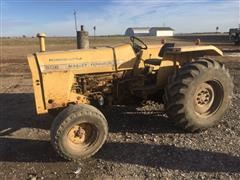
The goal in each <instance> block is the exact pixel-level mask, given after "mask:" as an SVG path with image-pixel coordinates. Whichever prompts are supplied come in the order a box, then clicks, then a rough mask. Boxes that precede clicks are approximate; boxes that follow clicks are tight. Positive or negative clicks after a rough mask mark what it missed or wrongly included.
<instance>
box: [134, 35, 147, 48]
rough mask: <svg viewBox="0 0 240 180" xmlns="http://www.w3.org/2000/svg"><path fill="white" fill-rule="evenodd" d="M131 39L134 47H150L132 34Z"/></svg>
mask: <svg viewBox="0 0 240 180" xmlns="http://www.w3.org/2000/svg"><path fill="white" fill-rule="evenodd" d="M130 41H131V42H132V44H133V48H136V49H140V50H141V49H147V48H148V47H147V45H146V44H145V43H144V42H143V41H142V40H141V39H139V38H138V37H136V36H130ZM135 41H137V42H138V43H136V42H135Z"/></svg>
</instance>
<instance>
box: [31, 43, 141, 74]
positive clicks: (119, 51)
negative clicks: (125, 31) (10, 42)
mask: <svg viewBox="0 0 240 180" xmlns="http://www.w3.org/2000/svg"><path fill="white" fill-rule="evenodd" d="M33 56H35V58H36V60H37V62H38V65H39V69H40V71H41V72H42V73H48V72H55V71H79V73H80V74H89V73H102V72H113V71H119V70H126V69H132V68H133V65H134V62H135V58H136V55H135V53H134V50H133V48H132V46H131V44H124V45H119V46H114V47H110V46H108V47H100V48H92V49H80V50H69V51H52V52H39V53H35V54H34V55H33ZM28 57H31V55H30V56H28Z"/></svg>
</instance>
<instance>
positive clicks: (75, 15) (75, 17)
mask: <svg viewBox="0 0 240 180" xmlns="http://www.w3.org/2000/svg"><path fill="white" fill-rule="evenodd" d="M73 14H74V20H75V30H76V32H77V30H78V28H77V26H78V25H77V11H76V10H74V13H73Z"/></svg>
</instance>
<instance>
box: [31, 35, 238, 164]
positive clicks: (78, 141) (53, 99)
mask: <svg viewBox="0 0 240 180" xmlns="http://www.w3.org/2000/svg"><path fill="white" fill-rule="evenodd" d="M39 38H40V47H41V48H40V52H36V53H34V54H32V55H28V62H29V66H30V69H31V73H32V80H33V88H34V96H35V104H36V110H37V113H38V114H45V113H56V112H59V113H58V114H57V115H56V117H55V119H54V121H53V124H52V127H51V142H52V145H53V147H54V149H55V150H56V151H57V152H58V153H59V155H60V156H62V157H63V158H65V159H68V160H72V161H79V160H81V159H84V158H88V157H91V156H92V155H94V154H95V153H96V152H97V151H98V150H99V149H100V148H101V147H102V145H103V144H104V142H105V140H106V138H107V135H108V124H107V120H106V118H105V116H104V115H103V113H102V112H101V111H100V110H99V109H97V107H99V106H109V107H111V106H113V105H117V104H125V105H128V103H132V102H134V101H132V100H134V99H142V100H147V99H148V98H149V97H155V95H156V97H159V96H162V97H163V100H164V104H165V110H166V113H167V115H168V117H169V119H170V120H172V121H173V122H174V123H175V124H176V125H177V126H180V127H182V128H184V129H185V130H188V131H191V132H194V131H198V130H201V129H206V128H208V127H211V126H213V125H214V124H215V123H216V122H217V121H218V120H220V119H221V117H222V116H223V114H224V113H225V111H226V110H227V108H228V107H229V105H230V102H231V98H232V94H233V83H232V78H231V77H230V75H229V72H228V70H227V69H226V68H225V66H224V65H223V64H222V63H221V62H218V61H216V60H213V59H210V58H207V57H209V56H210V57H212V56H222V55H223V54H222V51H221V50H219V49H218V48H216V47H214V46H200V45H197V46H184V47H175V46H174V44H173V43H165V44H161V43H160V44H159V45H146V44H145V43H144V42H143V41H142V40H141V39H139V38H137V37H135V36H132V37H130V42H129V43H126V44H122V45H118V46H108V47H99V48H92V49H77V50H69V51H54V52H46V51H45V35H44V34H39ZM163 92H164V93H163ZM156 101H157V99H156Z"/></svg>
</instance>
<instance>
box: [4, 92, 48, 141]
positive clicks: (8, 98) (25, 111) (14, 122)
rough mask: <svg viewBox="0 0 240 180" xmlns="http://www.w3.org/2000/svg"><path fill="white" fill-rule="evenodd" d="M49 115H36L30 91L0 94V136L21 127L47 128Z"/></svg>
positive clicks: (8, 134)
mask: <svg viewBox="0 0 240 180" xmlns="http://www.w3.org/2000/svg"><path fill="white" fill-rule="evenodd" d="M51 119H52V118H51V116H48V115H43V116H37V114H36V110H35V103H34V96H33V94H32V93H2V94H0V124H1V126H0V136H11V135H12V133H14V132H16V131H18V130H20V129H22V128H37V129H44V130H47V129H49V128H50V126H51V122H52V120H51Z"/></svg>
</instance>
